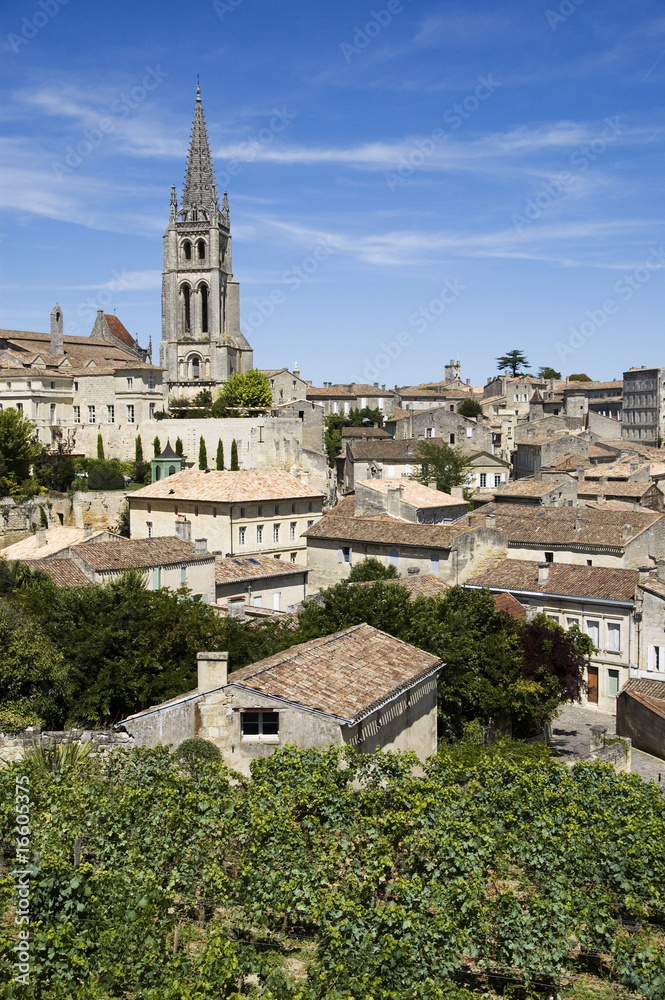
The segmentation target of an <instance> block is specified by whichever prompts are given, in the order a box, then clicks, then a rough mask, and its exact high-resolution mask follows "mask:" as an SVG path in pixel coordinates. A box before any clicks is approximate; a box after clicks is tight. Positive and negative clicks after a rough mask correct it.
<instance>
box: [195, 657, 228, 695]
mask: <svg viewBox="0 0 665 1000" xmlns="http://www.w3.org/2000/svg"><path fill="white" fill-rule="evenodd" d="M196 666H197V670H198V684H197V690H198V692H199V694H203V692H204V691H214V690H215V688H220V687H224V685H225V684H227V683H228V680H229V654H228V653H197V654H196Z"/></svg>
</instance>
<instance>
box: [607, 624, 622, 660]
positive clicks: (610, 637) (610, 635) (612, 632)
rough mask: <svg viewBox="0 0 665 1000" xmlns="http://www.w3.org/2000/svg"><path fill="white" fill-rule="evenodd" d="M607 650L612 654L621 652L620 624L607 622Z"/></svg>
mask: <svg viewBox="0 0 665 1000" xmlns="http://www.w3.org/2000/svg"><path fill="white" fill-rule="evenodd" d="M615 637H616V638H615ZM615 643H616V645H615ZM607 649H608V652H610V653H620V652H621V624H620V623H619V622H607Z"/></svg>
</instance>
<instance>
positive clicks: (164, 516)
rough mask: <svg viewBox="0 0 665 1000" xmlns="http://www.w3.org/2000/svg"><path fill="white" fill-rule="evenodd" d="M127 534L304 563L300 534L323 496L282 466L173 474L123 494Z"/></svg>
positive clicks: (228, 554) (317, 515)
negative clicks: (198, 542) (178, 539)
mask: <svg viewBox="0 0 665 1000" xmlns="http://www.w3.org/2000/svg"><path fill="white" fill-rule="evenodd" d="M127 499H128V501H129V518H130V532H131V537H132V538H152V537H156V536H163V535H174V534H179V535H180V537H181V538H184V539H185V540H186V541H190V540H191V538H192V535H193V537H194V538H195V539H196V538H205V539H207V542H208V547H209V548H210V549H211V550H212V551H214V552H217V553H219V554H221V555H223V556H225V557H231V556H238V555H240V556H251V555H256V554H257V553H258V554H259V555H270V556H274V557H275V558H276V559H280V558H282V557H284V558H285V559H288V560H289V561H290V562H293V563H301V564H304V563H305V562H306V556H307V543H306V541H305V539H304V537H303V533H304V532H305V530H306V529H307V528H308V527H312V526H313V525H314V524H315V523H316V521H317V520H319V518H320V517H321V513H322V507H323V494H322V493H320V492H318V491H317V490H314V489H312V488H311V487H310V486H308V485H307V484H306V483H303V482H301V480H299V479H296V478H295V476H292V475H290V474H289V473H288V472H285V471H284V470H283V469H269V470H266V471H265V472H257V471H245V470H243V471H240V472H218V471H212V470H210V471H208V472H202V471H199V470H197V471H187V472H179V473H176V474H175V475H174V476H169V477H168V478H167V479H162V480H160V481H159V482H157V483H151V484H150V485H149V486H144V487H143V489H140V490H136V491H135V492H133V493H129V494H128V496H127Z"/></svg>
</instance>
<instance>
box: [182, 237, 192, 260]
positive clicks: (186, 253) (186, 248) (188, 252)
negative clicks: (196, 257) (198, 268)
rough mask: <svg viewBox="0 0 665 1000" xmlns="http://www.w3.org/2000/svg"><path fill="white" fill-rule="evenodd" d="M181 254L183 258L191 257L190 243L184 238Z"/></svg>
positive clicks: (189, 258)
mask: <svg viewBox="0 0 665 1000" xmlns="http://www.w3.org/2000/svg"><path fill="white" fill-rule="evenodd" d="M182 255H183V257H184V258H185V260H191V259H192V244H191V243H190V242H189V240H185V242H184V243H183V245H182Z"/></svg>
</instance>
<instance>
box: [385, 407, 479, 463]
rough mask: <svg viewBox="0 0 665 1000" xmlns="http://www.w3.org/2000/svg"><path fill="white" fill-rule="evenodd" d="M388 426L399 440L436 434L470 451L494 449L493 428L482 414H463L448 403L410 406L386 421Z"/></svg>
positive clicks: (435, 436) (443, 441)
mask: <svg viewBox="0 0 665 1000" xmlns="http://www.w3.org/2000/svg"><path fill="white" fill-rule="evenodd" d="M386 430H387V431H389V432H390V433H391V434H392V436H393V437H394V438H395V440H396V441H399V440H402V439H404V438H409V439H411V440H413V439H415V438H417V439H418V440H422V439H425V440H427V439H429V438H435V439H436V440H437V441H438V443H440V444H447V445H451V446H453V447H455V448H461V449H462V451H463V452H465V453H467V454H469V453H474V452H478V451H489V452H490V453H493V451H494V446H493V442H492V429H491V427H490V425H489V423H488V421H487V420H486V419H484V418H483V417H479V418H476V417H463V416H462V414H461V413H457V411H456V409H455V410H450V409H448V408H446V407H443V406H440V407H434V408H432V409H429V410H409V412H408V414H407V415H406V416H404V417H401V418H399V419H392V420H388V421H387V422H386Z"/></svg>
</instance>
